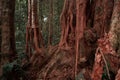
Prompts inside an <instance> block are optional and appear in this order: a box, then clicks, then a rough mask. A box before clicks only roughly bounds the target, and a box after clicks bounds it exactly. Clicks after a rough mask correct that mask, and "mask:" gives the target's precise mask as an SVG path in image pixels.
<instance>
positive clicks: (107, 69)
mask: <svg viewBox="0 0 120 80" xmlns="http://www.w3.org/2000/svg"><path fill="white" fill-rule="evenodd" d="M98 49H99V50H100V53H101V55H102V58H103V61H104V62H105V67H106V71H107V75H108V78H109V80H110V73H109V68H108V65H107V61H106V59H105V56H104V54H103V52H102V51H101V49H100V48H98Z"/></svg>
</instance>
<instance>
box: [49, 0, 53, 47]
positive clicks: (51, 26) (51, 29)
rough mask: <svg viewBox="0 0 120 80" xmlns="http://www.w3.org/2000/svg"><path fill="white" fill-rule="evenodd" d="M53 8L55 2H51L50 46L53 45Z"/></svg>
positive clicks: (51, 0)
mask: <svg viewBox="0 0 120 80" xmlns="http://www.w3.org/2000/svg"><path fill="white" fill-rule="evenodd" d="M53 8H54V0H50V2H49V34H48V46H49V47H50V46H51V45H52V39H53V13H54V11H53Z"/></svg>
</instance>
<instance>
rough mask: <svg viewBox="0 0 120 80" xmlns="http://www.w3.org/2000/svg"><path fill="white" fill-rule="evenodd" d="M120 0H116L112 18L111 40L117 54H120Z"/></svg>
mask: <svg viewBox="0 0 120 80" xmlns="http://www.w3.org/2000/svg"><path fill="white" fill-rule="evenodd" d="M119 21H120V1H119V0H115V2H114V8H113V14H112V19H111V29H110V32H109V33H110V35H111V37H110V40H111V45H112V46H113V48H114V50H115V51H116V52H117V54H118V55H119V54H120V35H119V34H120V22H119Z"/></svg>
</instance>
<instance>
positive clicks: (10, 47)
mask: <svg viewBox="0 0 120 80" xmlns="http://www.w3.org/2000/svg"><path fill="white" fill-rule="evenodd" d="M0 4H1V7H2V13H1V15H2V16H1V29H2V30H1V33H2V43H1V56H2V58H1V65H3V64H5V63H7V62H10V61H12V60H13V59H14V58H15V54H16V47H15V28H14V11H15V0H12V1H11V0H1V2H0Z"/></svg>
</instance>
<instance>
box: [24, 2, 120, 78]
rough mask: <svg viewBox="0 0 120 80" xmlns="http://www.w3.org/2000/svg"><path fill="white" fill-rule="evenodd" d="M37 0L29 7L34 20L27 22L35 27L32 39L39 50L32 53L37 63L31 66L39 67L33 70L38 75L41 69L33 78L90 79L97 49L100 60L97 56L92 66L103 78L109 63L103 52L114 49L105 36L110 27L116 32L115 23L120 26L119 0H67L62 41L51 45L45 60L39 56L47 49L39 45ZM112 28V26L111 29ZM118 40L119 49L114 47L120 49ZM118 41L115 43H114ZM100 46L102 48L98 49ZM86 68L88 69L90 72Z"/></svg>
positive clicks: (61, 20)
mask: <svg viewBox="0 0 120 80" xmlns="http://www.w3.org/2000/svg"><path fill="white" fill-rule="evenodd" d="M36 1H37V0H32V2H31V4H32V5H31V6H30V7H29V11H30V9H31V13H30V14H29V17H28V21H30V20H32V21H31V22H29V24H28V25H31V27H32V28H31V29H32V31H33V32H32V36H33V40H32V41H33V46H34V47H33V49H34V50H36V53H37V56H34V54H33V56H34V59H33V58H32V59H31V60H33V61H32V64H34V63H35V64H34V65H33V66H32V68H33V67H35V65H37V66H38V68H36V69H35V68H34V69H32V70H33V71H34V72H35V74H36V73H37V72H38V75H33V76H31V77H32V78H34V79H35V78H39V79H44V80H46V79H53V80H57V79H58V80H66V79H72V80H74V79H75V78H78V79H81V77H80V76H81V75H82V74H83V73H84V74H85V75H84V76H85V78H86V80H88V79H90V78H91V76H90V74H89V73H91V71H92V68H91V67H93V62H94V56H95V51H96V52H97V53H96V55H97V56H98V58H97V59H98V63H97V59H96V58H95V61H96V62H95V65H94V69H93V74H92V79H93V80H98V79H99V80H101V79H102V74H103V66H104V65H105V64H106V60H103V59H102V57H101V54H102V53H103V54H104V53H109V52H110V49H111V45H110V44H109V43H106V41H107V40H108V37H106V36H104V35H106V34H107V35H108V33H109V30H111V31H112V32H114V33H115V32H116V29H113V28H115V27H114V26H117V27H118V28H117V29H118V30H119V23H118V21H119V14H118V13H119V6H118V5H119V3H120V1H119V0H115V1H114V0H75V1H74V0H64V6H63V10H62V12H61V15H60V24H61V38H60V42H59V44H58V45H57V46H55V47H52V48H50V49H49V51H48V53H49V54H48V55H47V56H46V57H43V58H42V59H41V57H38V55H41V54H44V51H43V50H42V49H41V48H39V46H38V44H39V40H38V38H39V36H38V31H37V30H36V29H38V19H37V14H36V13H37V7H36V5H35V3H36ZM33 5H34V6H33ZM30 16H31V19H30ZM111 18H112V19H111ZM111 20H112V21H111ZM111 22H112V23H111ZM114 23H115V24H114ZM110 27H113V28H111V29H110ZM118 32H119V31H118ZM30 34H31V33H30ZM116 34H117V35H116V36H117V38H119V35H118V34H119V33H116ZM27 40H28V35H27ZM112 40H113V39H112ZM97 41H99V43H97ZM26 42H27V41H26ZM104 42H105V43H104ZM108 42H109V40H108ZM113 42H114V41H113ZM116 43H117V48H116V47H115V50H117V52H119V49H118V48H119V47H118V46H119V42H118V41H116ZM116 43H115V44H114V45H115V46H116ZM27 44H28V43H27ZM101 45H102V47H101ZM103 45H104V46H103ZM97 47H98V48H97ZM99 48H100V50H98V49H99ZM106 48H107V49H106ZM108 48H109V49H108ZM101 49H102V50H101ZM104 50H106V51H104ZM107 50H108V51H107ZM101 51H103V52H101ZM38 53H40V54H38ZM99 53H101V54H100V60H99V55H98V54H99ZM110 53H111V52H110ZM33 56H32V57H33ZM103 56H104V55H103ZM112 56H113V55H112ZM95 57H96V56H95ZM108 57H109V56H108ZM99 62H100V63H99ZM110 63H114V62H110ZM39 64H40V65H39ZM96 66H97V67H96ZM39 68H40V69H39ZM83 68H84V69H85V70H84V69H83ZM38 69H39V71H38ZM81 69H83V70H82V71H83V72H81ZM98 69H99V70H100V71H101V72H100V73H99V72H98V73H96V74H95V72H96V70H98ZM30 70H31V69H30ZM87 71H89V73H88V72H87ZM108 72H109V71H108ZM86 75H87V76H86ZM38 76H39V77H38ZM32 78H31V79H32ZM109 78H110V77H109Z"/></svg>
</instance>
